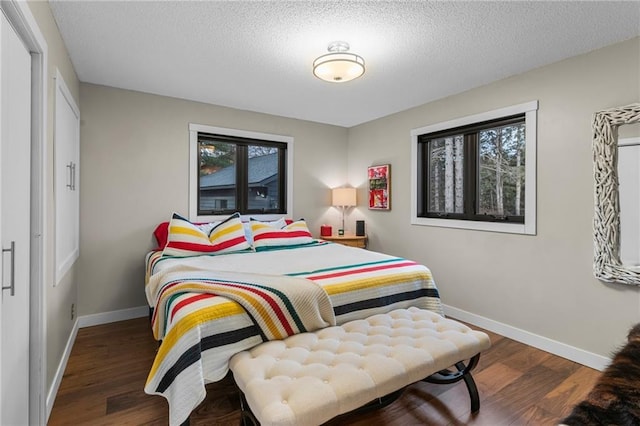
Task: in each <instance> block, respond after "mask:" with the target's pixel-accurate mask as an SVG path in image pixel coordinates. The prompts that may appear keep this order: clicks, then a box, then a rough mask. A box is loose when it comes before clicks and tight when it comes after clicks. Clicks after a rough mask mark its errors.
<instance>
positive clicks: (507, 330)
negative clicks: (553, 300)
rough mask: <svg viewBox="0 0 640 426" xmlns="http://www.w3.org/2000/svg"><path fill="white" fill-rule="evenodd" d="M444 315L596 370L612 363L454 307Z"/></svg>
mask: <svg viewBox="0 0 640 426" xmlns="http://www.w3.org/2000/svg"><path fill="white" fill-rule="evenodd" d="M444 313H445V314H446V315H447V316H448V317H449V316H450V317H453V318H455V319H459V320H460V321H464V322H468V323H469V324H473V325H475V326H478V327H481V328H484V329H485V330H489V331H492V332H494V333H498V334H500V335H501V336H505V337H508V338H509V339H513V340H515V341H518V342H521V343H524V344H527V345H529V346H533V347H534V348H538V349H541V350H543V351H545V352H550V353H552V354H554V355H558V356H561V357H563V358H566V359H568V360H571V361H574V362H577V363H578V364H582V365H586V366H587V367H591V368H595V369H596V370H600V371H602V370H604V369H605V368H606V367H607V366H608V365H609V363H610V362H611V359H610V358H608V357H605V356H602V355H598V354H594V353H593V352H589V351H585V350H584V349H579V348H576V347H574V346H570V345H567V344H565V343H562V342H558V341H557V340H552V339H549V338H547V337H543V336H540V335H537V334H533V333H530V332H528V331H525V330H521V329H519V328H516V327H513V326H510V325H507V324H503V323H501V322H498V321H494V320H492V319H489V318H485V317H482V316H480V315H476V314H472V313H471V312H467V311H464V310H462V309H458V308H454V307H453V306H448V305H444Z"/></svg>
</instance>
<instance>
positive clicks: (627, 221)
mask: <svg viewBox="0 0 640 426" xmlns="http://www.w3.org/2000/svg"><path fill="white" fill-rule="evenodd" d="M635 123H640V103H635V104H631V105H627V106H623V107H618V108H612V109H607V110H604V111H599V112H597V113H596V114H595V115H594V118H593V161H594V164H593V175H594V183H595V193H594V201H595V214H594V220H593V232H594V249H595V250H594V263H593V272H594V275H595V276H596V278H598V279H600V280H602V281H608V282H620V283H624V284H633V285H640V174H639V172H638V169H639V166H640V138H638V137H624V138H620V137H619V135H620V133H621V132H620V130H621V129H620V127H621V126H625V127H626V125H632V128H633V129H637V126H638V125H637V124H635ZM623 133H624V132H623ZM629 134H631V135H632V134H633V132H629ZM620 159H622V160H620ZM619 160H620V161H619ZM621 206H622V208H623V209H621ZM621 223H622V226H621ZM623 233H624V235H622V234H623Z"/></svg>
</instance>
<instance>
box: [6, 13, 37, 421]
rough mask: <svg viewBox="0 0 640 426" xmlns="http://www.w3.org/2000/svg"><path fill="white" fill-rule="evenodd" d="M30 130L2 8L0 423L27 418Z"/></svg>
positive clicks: (16, 53) (19, 51)
mask: <svg viewBox="0 0 640 426" xmlns="http://www.w3.org/2000/svg"><path fill="white" fill-rule="evenodd" d="M30 129H31V57H30V55H29V52H28V50H27V49H26V47H25V46H24V45H23V43H22V41H21V40H20V39H19V38H18V36H17V34H16V33H15V31H14V30H13V28H12V27H11V25H10V24H9V22H8V21H7V19H6V18H5V16H4V14H2V13H0V165H1V169H0V191H1V192H0V240H1V243H2V274H1V275H2V287H3V290H2V296H1V297H2V303H1V304H0V320H1V321H2V322H1V324H0V333H2V335H1V336H0V337H1V338H0V382H1V387H0V392H1V393H0V424H1V425H2V426H5V425H26V424H28V421H29V247H30V238H29V234H30V232H29V224H30V216H31V209H30V189H31V184H30V181H31V179H30V176H31V171H30V155H31V141H30V140H31V130H30ZM12 247H13V250H12ZM7 287H8V288H7Z"/></svg>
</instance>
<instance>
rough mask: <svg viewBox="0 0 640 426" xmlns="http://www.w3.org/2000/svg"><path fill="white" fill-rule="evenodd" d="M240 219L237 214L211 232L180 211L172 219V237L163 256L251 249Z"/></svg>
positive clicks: (170, 224)
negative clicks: (185, 216)
mask: <svg viewBox="0 0 640 426" xmlns="http://www.w3.org/2000/svg"><path fill="white" fill-rule="evenodd" d="M250 248H251V245H250V244H249V243H248V242H247V240H246V238H245V236H244V230H243V228H242V222H241V221H240V215H239V214H238V213H234V214H233V215H231V216H229V217H228V218H227V219H225V220H224V221H222V222H221V223H219V224H218V225H216V226H215V227H214V228H213V229H211V231H210V232H209V234H207V233H206V232H205V231H204V230H203V229H202V228H201V227H199V226H197V225H194V224H193V223H191V222H189V221H188V220H187V219H185V218H183V217H182V216H180V215H179V214H177V213H174V214H173V217H172V218H171V222H169V236H168V237H167V245H166V246H165V247H164V250H163V252H162V255H163V256H180V257H184V256H195V255H199V254H221V253H229V252H233V251H240V250H247V249H250Z"/></svg>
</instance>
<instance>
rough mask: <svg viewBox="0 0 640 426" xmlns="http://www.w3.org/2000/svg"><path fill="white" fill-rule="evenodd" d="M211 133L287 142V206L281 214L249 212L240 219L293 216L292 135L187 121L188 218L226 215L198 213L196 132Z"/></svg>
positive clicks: (200, 219) (196, 219)
mask: <svg viewBox="0 0 640 426" xmlns="http://www.w3.org/2000/svg"><path fill="white" fill-rule="evenodd" d="M199 132H201V133H213V134H218V135H225V136H235V137H240V138H250V139H261V140H264V141H271V142H283V143H286V144H287V206H286V212H285V213H283V214H251V215H243V216H242V220H243V221H247V220H249V216H251V217H252V218H255V219H258V220H264V221H272V220H278V219H280V218H282V217H292V216H293V137H291V136H283V135H273V134H269V133H260V132H251V131H248V130H238V129H229V128H225V127H215V126H207V125H204V124H195V123H189V220H190V221H192V222H213V221H216V220H220V219H223V218H225V217H227V215H198V179H197V173H198V171H199V167H198V133H199Z"/></svg>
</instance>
